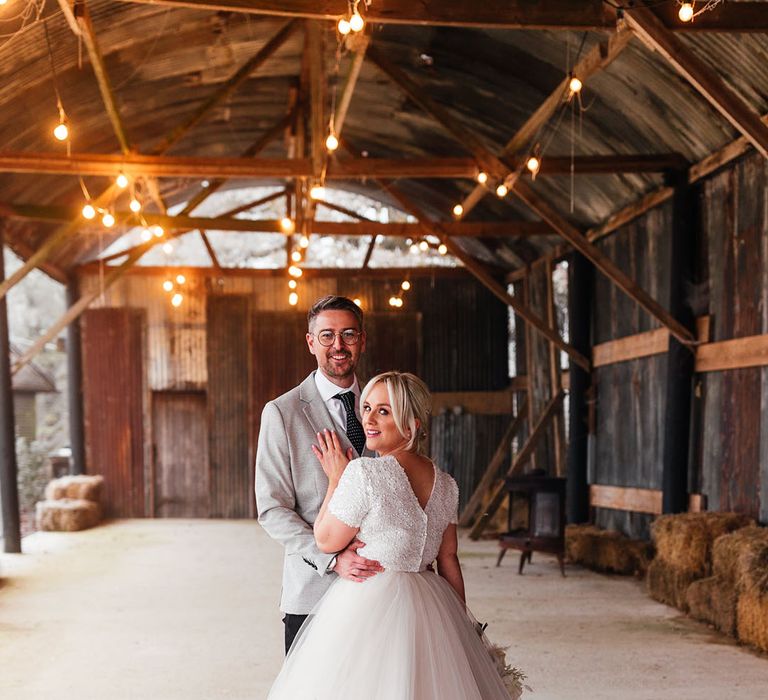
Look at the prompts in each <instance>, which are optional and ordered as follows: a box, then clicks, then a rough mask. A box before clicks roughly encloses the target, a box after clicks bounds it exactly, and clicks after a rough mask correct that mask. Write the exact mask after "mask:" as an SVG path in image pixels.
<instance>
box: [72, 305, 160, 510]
mask: <svg viewBox="0 0 768 700" xmlns="http://www.w3.org/2000/svg"><path fill="white" fill-rule="evenodd" d="M144 325H145V316H144V312H143V311H141V310H138V309H126V308H120V309H117V308H116V309H111V308H107V309H91V310H89V311H86V312H85V313H84V314H83V318H82V338H83V340H82V343H83V411H84V423H85V438H86V471H87V472H88V473H89V474H102V475H103V476H104V492H103V502H104V508H105V512H106V514H107V515H108V516H110V517H115V518H138V517H143V516H144V515H146V508H145V502H146V501H145V490H144V414H145V410H144V395H145V382H144Z"/></svg>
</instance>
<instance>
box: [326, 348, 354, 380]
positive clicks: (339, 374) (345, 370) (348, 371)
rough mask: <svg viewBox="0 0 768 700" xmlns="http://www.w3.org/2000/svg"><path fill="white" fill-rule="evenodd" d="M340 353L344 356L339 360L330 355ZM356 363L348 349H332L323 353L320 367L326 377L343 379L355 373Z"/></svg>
mask: <svg viewBox="0 0 768 700" xmlns="http://www.w3.org/2000/svg"><path fill="white" fill-rule="evenodd" d="M342 355H343V356H344V359H343V360H342V361H341V362H339V361H338V360H334V359H332V356H342ZM356 364H357V363H356V362H355V360H354V358H353V357H352V353H351V352H349V351H348V350H333V351H330V352H325V353H324V355H323V362H322V363H321V364H320V369H322V370H323V372H324V373H325V374H326V376H328V377H336V378H337V379H344V378H346V377H350V376H351V375H353V374H354V373H355V366H356Z"/></svg>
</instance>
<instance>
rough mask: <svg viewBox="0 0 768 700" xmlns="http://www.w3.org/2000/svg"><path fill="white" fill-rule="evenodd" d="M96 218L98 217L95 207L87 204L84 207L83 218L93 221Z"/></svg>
mask: <svg viewBox="0 0 768 700" xmlns="http://www.w3.org/2000/svg"><path fill="white" fill-rule="evenodd" d="M95 216H96V209H95V208H94V207H93V205H92V204H86V205H85V206H84V207H83V218H84V219H93V218H94V217H95Z"/></svg>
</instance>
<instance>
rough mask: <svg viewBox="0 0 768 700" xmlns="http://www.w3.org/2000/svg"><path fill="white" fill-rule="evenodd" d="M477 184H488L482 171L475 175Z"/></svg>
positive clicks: (485, 174) (486, 177) (486, 174)
mask: <svg viewBox="0 0 768 700" xmlns="http://www.w3.org/2000/svg"><path fill="white" fill-rule="evenodd" d="M476 180H477V182H478V183H479V184H481V185H484V184H485V183H486V182H488V173H486V172H483V171H482V170H481V171H480V172H479V173H478V174H477V178H476Z"/></svg>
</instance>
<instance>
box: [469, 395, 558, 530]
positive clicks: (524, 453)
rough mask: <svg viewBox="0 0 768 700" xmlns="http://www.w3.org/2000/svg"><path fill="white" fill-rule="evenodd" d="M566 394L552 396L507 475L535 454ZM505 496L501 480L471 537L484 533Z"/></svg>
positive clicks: (521, 466)
mask: <svg viewBox="0 0 768 700" xmlns="http://www.w3.org/2000/svg"><path fill="white" fill-rule="evenodd" d="M564 396H565V394H564V393H563V392H562V391H561V392H559V393H558V394H557V395H555V396H553V397H552V399H551V400H550V402H549V404H548V405H547V407H546V408H545V409H544V412H543V413H542V414H541V416H540V417H539V419H538V421H537V422H536V425H535V426H534V427H533V429H532V430H531V432H530V434H529V436H528V439H527V440H526V441H525V443H524V444H523V446H522V448H521V449H520V451H519V452H518V453H517V454H516V455H515V458H514V460H513V461H512V466H511V467H510V468H509V470H508V471H507V476H514V475H515V474H517V473H518V472H519V471H520V470H521V469H522V468H523V467H524V466H525V465H526V463H527V462H528V460H529V459H530V458H531V455H533V452H534V450H535V449H536V446H537V445H538V443H539V441H540V440H541V438H542V437H543V436H544V434H545V433H546V429H547V426H548V425H549V423H550V421H551V420H552V417H553V416H554V415H555V413H556V412H557V410H558V409H559V408H560V404H561V403H562V401H563V397H564ZM505 496H506V491H505V489H504V482H501V483H500V484H498V486H497V487H496V488H495V489H494V491H493V494H492V496H491V499H490V501H489V503H488V506H487V507H486V509H485V512H484V513H483V514H482V515H481V516H480V517H479V518H478V520H477V522H476V523H475V524H474V526H473V527H472V529H471V530H470V532H469V536H470V538H471V539H473V540H476V539H478V538H479V537H480V535H482V534H483V530H485V528H486V526H487V525H488V523H489V522H490V520H491V518H493V516H494V515H495V514H496V511H497V510H498V509H499V507H500V506H501V504H502V502H503V500H504V497H505Z"/></svg>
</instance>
